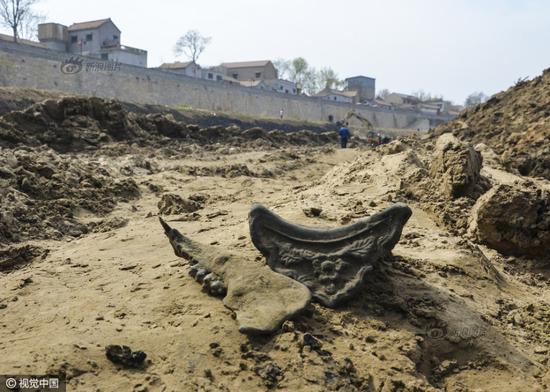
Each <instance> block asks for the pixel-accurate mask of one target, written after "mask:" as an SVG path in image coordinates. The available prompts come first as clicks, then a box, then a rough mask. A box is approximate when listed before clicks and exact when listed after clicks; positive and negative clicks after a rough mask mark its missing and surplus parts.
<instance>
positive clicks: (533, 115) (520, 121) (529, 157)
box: [435, 69, 550, 179]
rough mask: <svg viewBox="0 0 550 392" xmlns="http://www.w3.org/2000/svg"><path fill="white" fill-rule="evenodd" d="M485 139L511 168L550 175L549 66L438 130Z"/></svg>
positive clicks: (476, 140) (473, 140)
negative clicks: (534, 76) (537, 74)
mask: <svg viewBox="0 0 550 392" xmlns="http://www.w3.org/2000/svg"><path fill="white" fill-rule="evenodd" d="M445 132H452V133H453V134H454V135H456V136H457V137H459V138H460V139H463V140H466V141H468V142H469V143H471V144H477V143H485V144H487V145H488V146H489V147H491V148H492V149H494V151H495V152H496V153H497V154H498V155H499V157H500V160H501V162H502V163H503V164H504V165H505V167H507V168H508V169H512V170H514V171H516V172H518V173H520V174H522V175H526V176H538V177H544V178H546V179H550V143H549V142H548V141H549V140H550V69H548V70H546V71H544V73H543V74H542V75H541V76H539V77H537V78H535V79H533V80H530V81H520V82H518V83H516V85H515V86H514V87H511V88H510V89H508V90H507V91H504V92H501V93H499V94H496V95H494V96H493V97H492V98H491V99H489V100H488V101H487V102H486V103H484V104H481V105H479V106H476V107H473V108H471V109H468V110H466V111H465V112H463V113H462V114H461V115H460V116H459V117H457V118H456V119H455V120H453V121H451V122H450V123H448V124H445V125H442V126H440V127H438V128H436V130H435V134H436V135H439V134H442V133H445Z"/></svg>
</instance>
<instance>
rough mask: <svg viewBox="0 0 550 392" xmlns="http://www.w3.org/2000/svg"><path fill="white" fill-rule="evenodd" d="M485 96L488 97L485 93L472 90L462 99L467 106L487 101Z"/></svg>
mask: <svg viewBox="0 0 550 392" xmlns="http://www.w3.org/2000/svg"><path fill="white" fill-rule="evenodd" d="M487 98H489V97H487V95H485V94H484V93H483V92H481V91H476V92H473V93H471V94H470V95H468V97H466V100H465V101H464V106H466V107H467V108H469V107H472V106H476V105H479V104H480V103H483V102H485V101H487Z"/></svg>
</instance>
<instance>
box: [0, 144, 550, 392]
mask: <svg viewBox="0 0 550 392" xmlns="http://www.w3.org/2000/svg"><path fill="white" fill-rule="evenodd" d="M296 156H298V157H299V158H296ZM408 156H409V155H408V152H407V151H402V152H398V153H396V154H382V153H380V152H377V151H375V150H368V149H349V150H331V149H327V148H295V149H294V148H290V149H287V150H285V151H280V150H269V151H253V152H240V153H236V154H228V155H223V156H220V154H218V153H216V152H205V153H200V156H195V155H193V153H192V154H190V155H189V156H187V157H180V158H178V159H177V160H174V159H169V158H165V157H158V156H157V157H155V158H154V161H155V162H154V163H155V165H158V168H159V170H155V171H154V172H144V171H140V170H133V171H132V170H130V171H129V172H128V173H126V176H130V177H131V178H132V179H133V180H134V181H135V182H136V183H137V184H138V186H139V188H140V192H141V197H140V198H137V199H129V200H127V201H126V202H125V201H121V202H119V203H118V204H117V205H116V207H115V208H114V209H113V210H112V211H111V212H109V214H108V215H107V216H106V217H103V218H102V219H103V221H102V223H98V224H97V225H96V226H95V227H102V229H101V230H93V231H91V232H90V233H88V234H82V235H80V236H76V237H75V238H70V239H68V238H63V239H61V240H56V241H54V240H48V239H45V240H35V241H29V242H23V243H22V244H19V245H18V246H24V245H29V246H30V248H29V249H31V250H30V251H29V252H30V253H31V255H30V256H28V257H27V259H26V260H27V261H26V262H25V263H21V264H20V265H18V266H17V268H15V267H14V268H9V269H6V270H4V271H1V272H0V282H1V284H0V333H1V336H2V339H0V358H1V360H0V373H13V372H16V373H21V374H23V373H38V374H40V373H63V374H66V376H67V378H68V380H69V381H68V385H69V390H71V391H265V390H270V389H273V390H281V391H381V392H390V391H464V392H465V391H519V390H522V391H544V390H547V389H548V388H549V387H550V373H549V371H548V367H549V363H548V361H549V355H550V353H549V351H548V345H549V343H550V338H549V333H550V331H549V324H550V305H549V304H550V288H549V285H548V273H547V272H546V275H544V274H545V273H544V272H542V273H538V271H534V270H530V269H528V268H527V267H525V268H522V266H521V265H520V266H518V265H509V264H508V263H509V262H510V261H509V260H508V259H507V258H504V257H501V256H500V255H499V254H497V253H496V252H495V251H492V250H490V249H488V248H485V247H478V246H477V245H474V244H472V243H470V242H469V241H468V240H467V239H465V238H463V237H461V236H454V235H452V234H451V233H450V232H449V231H448V229H446V228H445V227H444V226H443V225H438V224H437V219H435V218H434V216H433V215H432V214H433V212H432V211H431V210H427V209H426V210H425V209H423V208H422V204H420V203H414V202H410V201H408V200H405V199H400V198H399V196H398V195H399V192H398V190H399V184H400V182H401V180H402V178H401V177H402V176H403V175H406V172H404V171H403V170H402V168H403V165H405V164H406V162H407V159H408ZM289 157H294V158H289ZM79 159H83V160H86V159H90V160H92V159H99V158H97V154H96V155H94V156H93V157H92V156H90V157H87V156H86V155H85V154H82V155H80V156H79ZM100 159H101V160H103V163H104V164H105V165H107V166H110V167H115V168H116V167H118V166H120V165H121V164H122V163H124V162H126V161H124V159H121V158H120V157H113V156H108V155H106V156H102V157H101V158H100ZM123 161H124V162H123ZM290 163H292V164H290ZM243 164H246V165H247V166H248V167H251V168H253V169H254V170H255V171H256V172H262V171H263V170H264V169H265V170H269V171H270V172H271V173H275V174H274V175H271V176H253V175H250V173H238V172H237V173H234V175H231V176H228V175H225V176H224V175H220V173H222V172H223V173H225V171H224V170H221V171H219V170H217V169H216V168H221V167H225V168H228V167H234V166H235V165H243ZM186 167H193V168H198V169H197V170H193V171H191V170H182V168H186ZM201 168H202V169H201ZM489 169H490V168H489ZM489 169H486V170H489ZM490 170H492V173H493V175H494V176H496V177H498V169H490ZM120 176H121V178H122V177H124V176H125V175H123V174H120ZM164 194H175V195H178V196H180V197H181V198H182V199H185V200H187V201H189V200H190V202H189V205H191V206H192V208H191V209H187V210H184V211H177V209H176V211H170V212H173V213H172V214H170V215H163V218H164V219H165V220H166V221H167V222H168V223H169V224H170V225H171V226H172V227H175V228H177V229H178V230H180V231H181V232H182V233H184V234H185V235H188V236H189V237H190V238H192V239H194V240H196V241H199V242H201V243H204V244H211V245H212V246H216V247H220V249H224V250H227V251H231V252H233V253H239V254H240V255H242V256H243V257H248V258H249V259H250V260H251V262H255V263H258V265H261V264H263V263H264V259H263V258H262V257H261V255H260V253H259V252H258V251H257V250H256V249H255V248H254V247H253V245H252V243H251V241H250V237H249V233H248V223H247V214H248V211H249V209H250V206H251V205H252V203H254V202H259V203H262V204H263V205H265V206H268V207H269V208H270V209H272V210H273V211H274V212H276V213H277V214H278V215H280V216H282V217H284V218H285V219H288V220H289V221H292V222H294V223H299V224H303V225H307V226H313V227H337V226H340V225H342V224H347V223H349V222H353V221H354V220H355V219H358V218H361V217H364V216H368V215H371V214H373V213H375V212H378V211H380V210H382V209H383V208H386V207H388V206H390V205H391V204H392V203H393V202H396V201H403V202H406V203H408V204H409V205H410V207H411V208H412V210H413V215H412V217H411V218H410V220H409V222H408V223H407V225H406V226H405V229H404V231H403V235H402V238H401V241H400V242H399V243H398V245H397V246H396V247H395V249H394V252H393V255H394V256H393V257H392V258H389V259H387V260H385V261H384V262H382V263H380V265H379V266H378V267H377V268H376V269H375V270H374V271H372V273H369V274H368V277H367V281H366V286H365V289H364V290H363V291H362V292H360V293H359V294H358V295H357V296H356V297H355V298H354V299H352V300H351V301H350V302H348V303H346V304H345V305H344V306H342V307H339V308H337V309H328V308H324V307H322V306H320V305H319V304H316V303H313V304H311V305H309V306H308V308H307V309H306V311H305V312H304V313H303V314H301V315H299V316H298V317H296V318H294V319H293V320H290V321H286V322H285V323H284V324H283V326H282V328H281V330H280V331H279V332H277V333H275V334H273V335H270V336H256V337H247V336H246V335H244V334H241V333H239V331H238V328H237V323H236V320H235V319H234V315H233V314H232V312H231V311H230V310H229V309H227V308H225V307H224V306H223V303H222V301H220V300H219V299H218V298H215V297H211V296H208V295H206V294H205V293H204V292H202V291H201V286H200V285H199V284H198V283H196V282H195V281H194V280H193V279H192V278H191V277H190V276H189V275H188V272H189V266H188V265H187V264H186V263H185V261H184V260H183V259H181V258H178V257H176V256H175V255H174V253H173V251H172V249H171V247H170V245H169V244H168V242H167V240H166V238H165V236H164V233H163V231H162V228H161V227H160V225H159V223H158V219H157V217H156V215H157V214H159V209H158V205H159V204H158V203H159V201H161V199H162V196H163V195H164ZM161 205H162V204H161ZM312 209H315V210H314V211H316V213H315V214H313V216H312V214H311V213H309V212H310V211H312ZM319 209H320V210H321V211H319ZM306 213H307V215H306ZM308 215H309V216H308ZM76 217H77V218H78V220H80V221H81V223H83V224H89V223H90V222H94V221H98V220H99V218H98V217H97V216H96V215H94V214H92V213H90V212H89V211H86V210H85V209H81V210H79V211H78V213H77V214H76ZM105 222H106V223H105ZM109 222H111V223H112V224H109ZM117 222H118V223H117ZM101 225H103V226H101ZM32 249H34V250H35V252H34V253H33V252H32ZM36 249H41V250H44V249H47V250H48V252H46V251H42V252H38V254H35V253H37V252H36ZM537 273H538V275H537ZM112 344H121V345H127V346H130V347H131V348H132V349H134V350H142V351H144V352H145V353H146V354H147V360H146V361H147V363H146V367H145V368H143V369H134V370H129V369H125V368H122V367H119V366H117V365H115V364H113V363H111V362H109V360H108V359H107V358H106V356H105V347H106V346H108V345H112Z"/></svg>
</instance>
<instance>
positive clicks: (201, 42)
mask: <svg viewBox="0 0 550 392" xmlns="http://www.w3.org/2000/svg"><path fill="white" fill-rule="evenodd" d="M0 1H2V0H0ZM210 40H211V38H210V37H204V36H203V35H202V34H201V33H199V32H198V31H197V30H189V31H188V32H187V33H185V35H182V36H181V37H180V38H179V39H178V40H177V41H176V46H175V47H174V52H175V54H176V56H181V55H185V56H186V57H187V58H189V59H190V60H191V61H193V62H194V63H196V62H197V60H198V59H199V56H200V55H201V53H202V52H204V49H206V45H208V44H209V43H210Z"/></svg>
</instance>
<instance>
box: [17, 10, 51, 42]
mask: <svg viewBox="0 0 550 392" xmlns="http://www.w3.org/2000/svg"><path fill="white" fill-rule="evenodd" d="M45 21H46V17H45V16H44V15H39V14H33V13H30V14H27V17H26V18H25V21H24V23H22V24H21V28H20V29H19V38H22V39H28V40H34V41H36V40H38V25H39V24H40V23H44V22H45Z"/></svg>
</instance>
